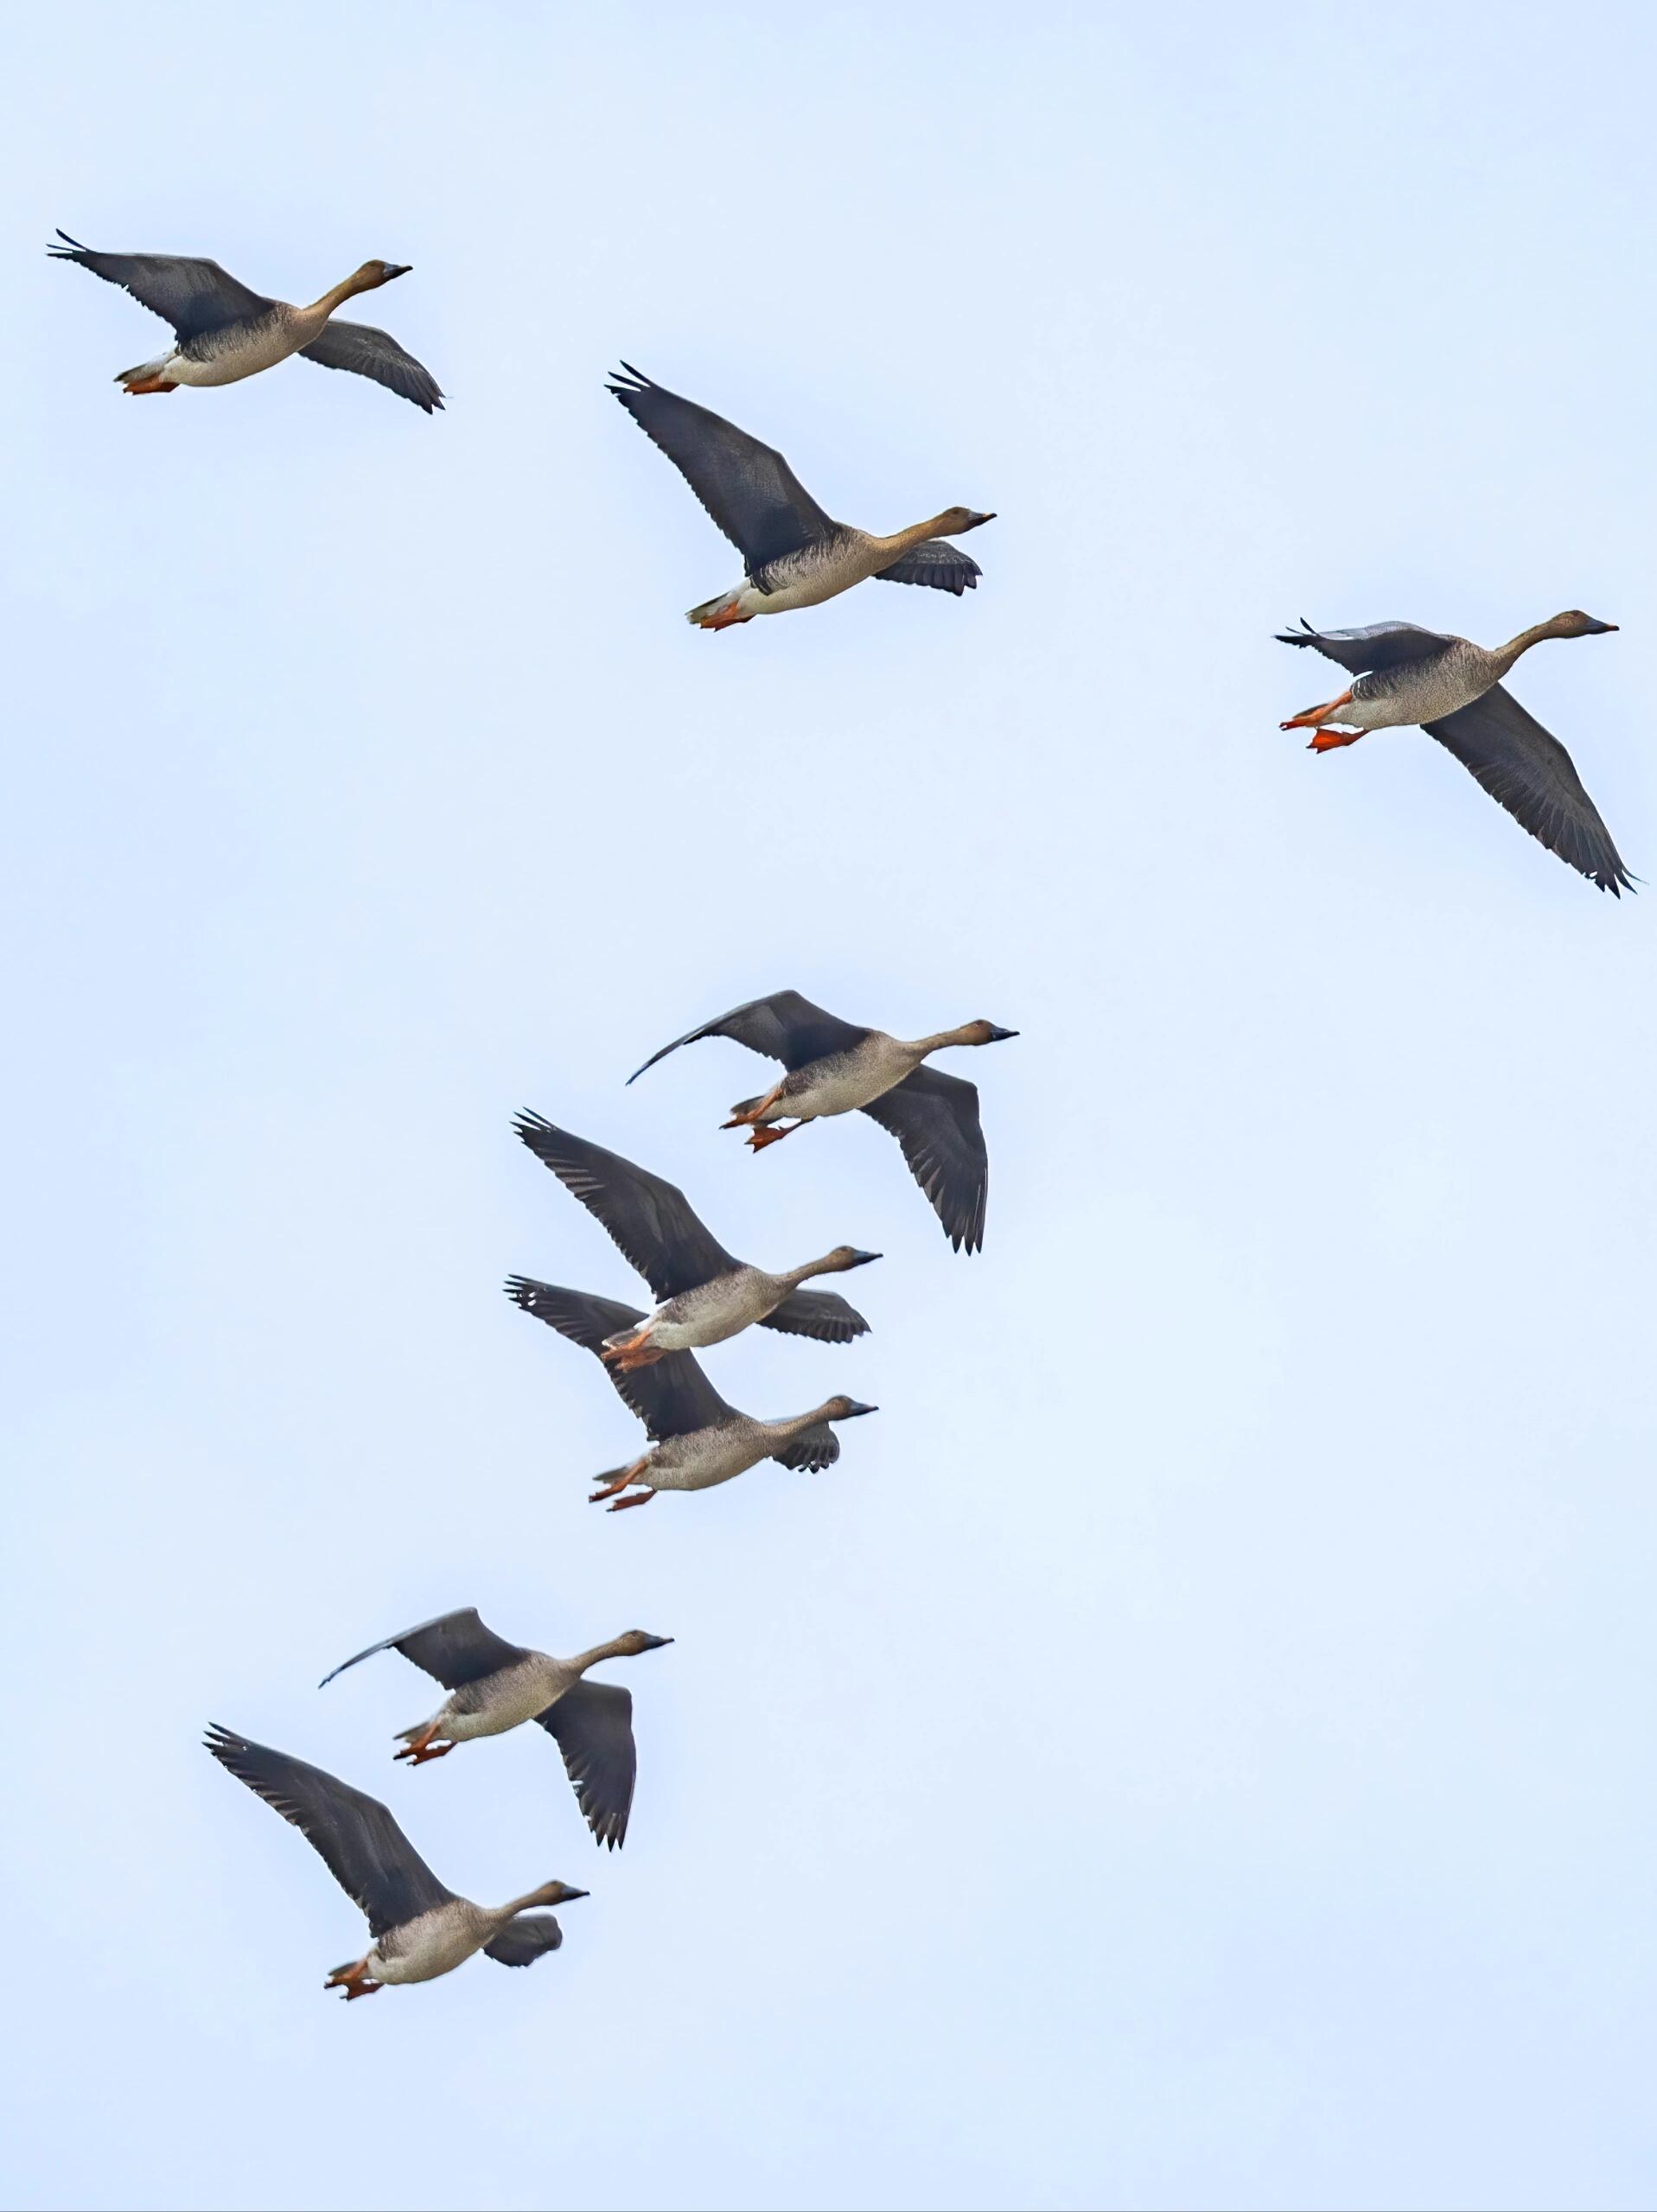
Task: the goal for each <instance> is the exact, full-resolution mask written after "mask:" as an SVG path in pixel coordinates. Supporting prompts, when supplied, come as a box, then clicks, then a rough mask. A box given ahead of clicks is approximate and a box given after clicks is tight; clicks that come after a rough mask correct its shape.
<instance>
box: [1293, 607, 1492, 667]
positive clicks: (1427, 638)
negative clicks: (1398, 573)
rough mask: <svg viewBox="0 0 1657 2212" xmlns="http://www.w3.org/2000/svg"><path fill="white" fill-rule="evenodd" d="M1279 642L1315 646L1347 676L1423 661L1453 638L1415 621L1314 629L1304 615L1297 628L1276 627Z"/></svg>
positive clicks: (1442, 648)
mask: <svg viewBox="0 0 1657 2212" xmlns="http://www.w3.org/2000/svg"><path fill="white" fill-rule="evenodd" d="M1277 635H1278V644H1279V645H1315V646H1316V647H1317V649H1318V651H1319V652H1320V653H1322V654H1323V655H1324V656H1325V657H1326V658H1327V659H1329V660H1334V661H1338V662H1339V663H1340V665H1341V666H1342V668H1344V669H1345V670H1346V671H1347V672H1348V674H1349V675H1353V676H1363V675H1367V674H1368V673H1370V672H1371V671H1372V670H1375V669H1381V668H1397V667H1399V666H1402V664H1403V663H1404V662H1405V661H1406V660H1426V658H1427V657H1428V655H1429V654H1430V653H1441V652H1442V651H1443V650H1444V647H1445V646H1447V645H1454V644H1455V642H1456V641H1455V639H1454V638H1452V637H1449V636H1447V635H1445V634H1444V632H1443V631H1442V630H1424V629H1422V628H1420V626H1419V625H1418V623H1415V622H1371V623H1370V625H1369V627H1368V628H1367V629H1361V630H1315V629H1314V628H1312V626H1311V624H1310V622H1308V621H1307V620H1306V617H1305V616H1304V615H1302V616H1301V618H1300V628H1298V629H1297V630H1279V631H1278V634H1277Z"/></svg>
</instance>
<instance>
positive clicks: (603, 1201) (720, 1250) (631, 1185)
mask: <svg viewBox="0 0 1657 2212" xmlns="http://www.w3.org/2000/svg"><path fill="white" fill-rule="evenodd" d="M513 1127H514V1129H516V1131H517V1132H518V1134H519V1137H521V1138H523V1140H524V1142H525V1144H527V1145H528V1147H529V1149H530V1151H532V1152H533V1153H534V1155H535V1157H536V1158H537V1159H538V1160H541V1161H544V1162H545V1164H546V1165H547V1166H548V1167H549V1168H551V1170H552V1172H553V1174H554V1175H555V1176H557V1177H558V1181H559V1182H561V1183H562V1184H563V1185H564V1189H566V1190H568V1191H571V1192H573V1193H574V1195H576V1196H577V1198H578V1199H580V1201H581V1202H582V1204H583V1206H584V1207H585V1208H587V1210H588V1212H589V1213H590V1214H596V1217H597V1218H598V1220H599V1221H602V1223H603V1225H604V1227H606V1228H607V1229H608V1230H609V1233H610V1235H611V1236H612V1237H613V1238H614V1239H615V1242H616V1243H617V1244H618V1245H619V1246H621V1251H622V1252H623V1253H625V1255H626V1256H627V1258H628V1259H629V1260H631V1261H632V1263H633V1265H634V1266H635V1267H636V1268H637V1269H638V1271H639V1272H640V1274H641V1275H642V1276H643V1277H644V1278H645V1280H646V1281H647V1283H648V1284H649V1285H650V1287H651V1289H652V1290H653V1291H654V1292H655V1294H656V1296H657V1297H659V1298H672V1297H678V1296H679V1292H680V1291H693V1290H694V1289H695V1288H696V1286H697V1284H698V1283H706V1282H709V1281H711V1279H712V1278H713V1277H714V1276H716V1275H728V1274H729V1273H730V1271H731V1269H732V1268H733V1267H735V1266H736V1265H737V1264H738V1263H737V1261H736V1259H735V1257H734V1256H733V1255H732V1254H731V1253H728V1252H727V1251H726V1250H725V1247H724V1246H723V1245H722V1244H721V1243H720V1241H719V1240H718V1238H717V1237H716V1236H715V1235H713V1234H712V1233H711V1231H710V1230H709V1229H707V1228H705V1227H704V1225H703V1224H702V1222H701V1221H698V1219H697V1216H696V1215H695V1214H693V1213H692V1212H691V1208H690V1207H689V1205H688V1204H687V1203H686V1202H685V1193H684V1192H683V1191H682V1190H680V1189H677V1188H676V1187H675V1185H673V1184H672V1183H671V1182H663V1181H662V1179H661V1177H660V1176H654V1175H650V1174H648V1173H647V1171H646V1170H644V1169H643V1168H639V1167H634V1164H633V1162H632V1161H631V1160H624V1159H623V1158H622V1157H621V1154H620V1153H619V1152H607V1151H605V1150H604V1148H603V1146H602V1144H588V1142H587V1141H586V1139H585V1138H583V1137H572V1136H571V1135H570V1132H569V1131H568V1130H567V1129H555V1128H554V1127H553V1125H552V1124H551V1122H550V1121H544V1120H543V1119H542V1118H541V1116H540V1115H539V1113H520V1114H519V1117H518V1119H517V1120H516V1121H515V1122H514V1123H513Z"/></svg>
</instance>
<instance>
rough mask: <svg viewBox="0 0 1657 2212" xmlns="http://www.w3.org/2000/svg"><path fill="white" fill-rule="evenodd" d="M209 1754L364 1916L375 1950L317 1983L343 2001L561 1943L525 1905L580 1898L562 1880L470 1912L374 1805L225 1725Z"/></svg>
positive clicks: (525, 1959) (517, 1961)
mask: <svg viewBox="0 0 1657 2212" xmlns="http://www.w3.org/2000/svg"><path fill="white" fill-rule="evenodd" d="M207 1750H209V1751H211V1752H212V1754H213V1757H214V1758H215V1759H217V1760H218V1762H219V1763H220V1766H224V1767H227V1768H228V1769H230V1771H231V1773H232V1774H233V1775H235V1777H236V1779H237V1781H238V1782H245V1783H246V1784H247V1787H248V1788H250V1789H251V1790H252V1791H253V1792H254V1793H255V1794H256V1795H258V1796H259V1797H262V1798H263V1799H264V1801H265V1803H266V1804H267V1805H269V1806H271V1807H274V1808H275V1810H276V1811H277V1812H278V1813H280V1814H281V1815H282V1817H283V1819H284V1820H291V1821H292V1822H293V1825H294V1826H295V1827H296V1828H297V1829H298V1831H299V1833H300V1834H301V1835H302V1836H303V1837H304V1839H305V1840H306V1841H307V1842H308V1843H309V1845H311V1847H312V1849H313V1850H314V1851H315V1852H316V1853H317V1855H318V1856H319V1857H320V1858H321V1859H322V1863H323V1864H324V1865H326V1867H327V1868H328V1872H329V1873H330V1874H331V1875H332V1876H333V1877H334V1878H335V1881H336V1882H337V1883H338V1884H339V1885H340V1887H341V1889H342V1890H344V1891H345V1893H346V1895H347V1896H348V1897H350V1898H352V1899H354V1902H355V1903H357V1904H358V1905H359V1906H360V1908H361V1909H362V1911H363V1913H364V1914H365V1915H366V1917H367V1922H368V1933H369V1934H370V1935H372V1936H373V1939H374V1940H373V1943H372V1944H370V1946H369V1947H368V1949H367V1950H366V1952H365V1953H364V1954H363V1955H362V1957H361V1958H360V1959H354V1960H352V1961H351V1962H350V1963H349V1964H348V1965H347V1966H343V1967H335V1969H334V1971H333V1973H331V1974H330V1975H329V1976H328V1979H327V1980H326V1981H325V1982H324V1983H323V1985H322V1986H323V1987H324V1989H342V1990H343V1991H344V1992H345V1997H346V2002H347V2004H349V2003H350V2001H351V1999H352V1998H354V1997H372V1996H373V1993H374V1992H375V1991H376V1990H377V1989H383V1988H384V1987H385V1986H386V1983H387V1982H403V1981H435V1980H436V1979H437V1976H438V1975H439V1974H447V1973H453V1972H454V1970H455V1968H456V1967H459V1966H463V1965H464V1964H465V1962H466V1960H468V1959H469V1958H470V1957H471V1955H472V1954H473V1952H474V1951H482V1952H484V1953H486V1954H487V1955H488V1957H489V1958H491V1959H495V1960H499V1961H500V1964H501V1965H502V1966H503V1967H528V1966H532V1965H533V1964H534V1962H535V1961H536V1960H537V1959H539V1957H540V1956H541V1954H542V1953H543V1952H544V1951H556V1950H557V1949H558V1946H559V1944H560V1943H561V1942H562V1941H564V1937H563V1935H562V1933H561V1932H560V1930H559V1928H558V1922H557V1921H556V1920H554V1919H553V1917H552V1916H551V1913H543V1912H532V1911H531V1910H530V1907H531V1906H532V1905H566V1904H569V1903H571V1902H572V1901H573V1900H574V1899H575V1898H577V1897H584V1896H586V1895H587V1892H586V1890H572V1889H571V1888H570V1884H568V1883H567V1882H543V1883H542V1884H540V1886H539V1888H538V1889H533V1890H528V1891H526V1893H525V1895H524V1896H521V1897H514V1898H513V1900H512V1902H511V1903H510V1904H505V1905H475V1904H474V1903H472V1901H471V1899H470V1898H469V1897H457V1896H456V1895H455V1892H454V1891H453V1890H449V1889H445V1888H444V1886H443V1884H442V1883H441V1882H440V1881H439V1880H438V1879H437V1876H436V1875H435V1874H434V1873H433V1872H432V1871H431V1869H430V1867H429V1866H428V1865H426V1863H425V1861H424V1858H421V1856H420V1854H419V1852H417V1851H416V1850H415V1848H414V1846H413V1845H412V1844H411V1842H410V1841H409V1839H408V1838H407V1837H406V1836H405V1834H404V1833H403V1831H402V1829H401V1828H399V1827H398V1825H397V1823H396V1821H395V1820H393V1819H392V1816H391V1814H390V1813H389V1812H388V1811H387V1810H386V1807H385V1806H383V1805H382V1804H380V1803H379V1801H378V1799H376V1798H373V1797H366V1796H365V1795H364V1794H363V1793H362V1792H361V1791H360V1789H352V1788H349V1787H348V1786H347V1784H346V1783H344V1782H341V1781H340V1780H339V1779H338V1778H337V1776H335V1775H329V1774H324V1773H323V1772H322V1769H321V1768H320V1767H309V1766H307V1765H306V1764H305V1762H304V1761H303V1759H293V1758H290V1757H289V1756H288V1754H287V1753H286V1752H285V1751H272V1750H269V1749H268V1748H267V1747H266V1746H265V1745H264V1744H263V1743H249V1742H248V1740H247V1738H246V1737H245V1736H238V1735H236V1734H234V1733H233V1731H231V1730H230V1729H227V1728H220V1727H217V1726H214V1727H212V1728H209V1729H208V1731H207Z"/></svg>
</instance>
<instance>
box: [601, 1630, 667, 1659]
mask: <svg viewBox="0 0 1657 2212" xmlns="http://www.w3.org/2000/svg"><path fill="white" fill-rule="evenodd" d="M672 1641H673V1639H672V1636H653V1635H649V1634H647V1631H646V1630H645V1629H628V1630H627V1632H626V1633H625V1634H624V1635H619V1636H617V1638H616V1639H615V1655H616V1657H617V1658H618V1659H637V1658H638V1656H639V1654H640V1652H645V1651H660V1649H661V1648H662V1647H663V1645H664V1644H670V1643H672Z"/></svg>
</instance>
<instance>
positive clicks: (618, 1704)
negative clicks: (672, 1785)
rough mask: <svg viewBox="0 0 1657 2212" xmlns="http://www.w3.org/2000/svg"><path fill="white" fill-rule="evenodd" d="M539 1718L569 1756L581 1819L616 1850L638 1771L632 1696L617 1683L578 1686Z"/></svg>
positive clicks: (566, 1767) (624, 1829) (599, 1839)
mask: <svg viewBox="0 0 1657 2212" xmlns="http://www.w3.org/2000/svg"><path fill="white" fill-rule="evenodd" d="M535 1718H536V1719H537V1720H538V1721H539V1723H540V1724H541V1726H542V1727H543V1728H544V1729H545V1731H546V1732H547V1734H548V1735H549V1736H550V1737H552V1739H553V1740H554V1742H555V1743H557V1744H558V1749H559V1750H560V1751H562V1752H563V1754H564V1771H565V1772H566V1773H567V1774H568V1775H569V1777H570V1782H572V1784H573V1785H574V1787H575V1793H576V1802H577V1805H579V1806H580V1807H581V1814H582V1818H583V1820H585V1821H586V1823H587V1826H589V1827H590V1829H591V1830H592V1832H593V1835H594V1838H595V1839H596V1841H597V1842H599V1843H601V1844H608V1845H609V1847H610V1849H611V1850H612V1851H614V1850H615V1848H616V1846H617V1845H618V1844H620V1843H621V1841H622V1840H623V1839H624V1838H625V1837H626V1835H627V1832H628V1807H630V1806H631V1805H632V1803H633V1784H634V1777H635V1775H637V1773H638V1769H639V1758H638V1753H637V1751H636V1750H635V1749H634V1742H633V1693H632V1692H631V1691H630V1690H623V1689H620V1688H618V1687H617V1686H616V1685H615V1683H613V1682H585V1681H583V1682H577V1683H574V1684H572V1685H571V1686H570V1688H569V1689H567V1690H566V1691H565V1692H564V1695H563V1696H562V1697H561V1698H560V1699H558V1703H557V1704H556V1705H549V1706H548V1707H547V1709H546V1711H545V1712H539V1713H537V1714H536V1716H535Z"/></svg>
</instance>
